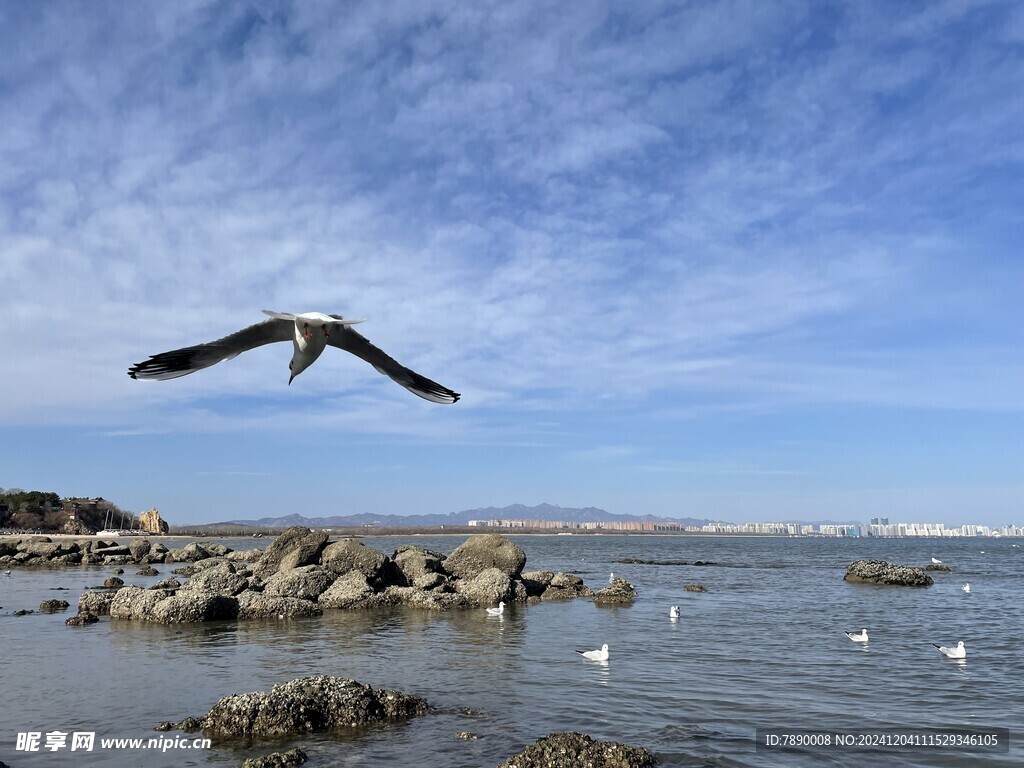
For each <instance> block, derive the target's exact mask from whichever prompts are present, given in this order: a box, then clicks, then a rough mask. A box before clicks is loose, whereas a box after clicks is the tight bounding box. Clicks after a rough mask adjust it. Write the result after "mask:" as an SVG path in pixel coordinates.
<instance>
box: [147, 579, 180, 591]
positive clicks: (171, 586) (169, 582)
mask: <svg viewBox="0 0 1024 768" xmlns="http://www.w3.org/2000/svg"><path fill="white" fill-rule="evenodd" d="M180 586H181V582H180V581H178V580H177V579H176V578H174V577H173V576H168V577H167V578H166V579H163V580H161V581H158V582H157V583H156V584H154V585H153V586H151V587H150V589H166V590H175V589H177V588H178V587H180Z"/></svg>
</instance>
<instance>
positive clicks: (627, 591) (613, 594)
mask: <svg viewBox="0 0 1024 768" xmlns="http://www.w3.org/2000/svg"><path fill="white" fill-rule="evenodd" d="M635 599H636V590H635V589H633V585H632V584H630V583H629V582H628V581H626V580H625V579H615V580H614V581H612V583H611V584H609V585H608V586H607V587H605V588H604V589H599V590H598V591H597V592H595V593H594V602H595V603H597V604H598V605H632V604H633V600H635Z"/></svg>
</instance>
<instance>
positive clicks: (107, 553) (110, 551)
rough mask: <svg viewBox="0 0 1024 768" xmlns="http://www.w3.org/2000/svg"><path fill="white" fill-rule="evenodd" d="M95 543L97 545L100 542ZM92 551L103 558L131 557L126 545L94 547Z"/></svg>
mask: <svg viewBox="0 0 1024 768" xmlns="http://www.w3.org/2000/svg"><path fill="white" fill-rule="evenodd" d="M96 543H97V544H99V543H100V542H96ZM92 551H93V552H94V553H95V554H98V555H103V556H104V557H121V556H124V557H131V554H132V551H131V549H130V548H129V547H128V545H127V544H108V545H107V546H105V547H98V546H94V547H93V550H92Z"/></svg>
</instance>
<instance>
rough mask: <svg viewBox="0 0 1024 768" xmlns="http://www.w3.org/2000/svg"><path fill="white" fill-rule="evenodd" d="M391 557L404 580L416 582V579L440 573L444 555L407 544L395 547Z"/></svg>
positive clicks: (411, 582)
mask: <svg viewBox="0 0 1024 768" xmlns="http://www.w3.org/2000/svg"><path fill="white" fill-rule="evenodd" d="M391 559H392V560H393V561H394V563H395V565H396V566H397V567H398V569H399V570H400V571H401V572H402V575H404V576H405V580H406V581H407V582H408V583H409V584H416V581H417V579H422V578H423V577H425V576H429V575H432V574H436V573H441V564H442V563H443V562H444V555H439V554H438V553H436V552H431V551H430V550H428V549H423V547H417V546H414V545H412V544H409V545H406V546H404V547H399V548H398V549H396V550H395V554H394V555H392V557H391Z"/></svg>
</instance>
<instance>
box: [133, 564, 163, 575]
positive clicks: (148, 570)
mask: <svg viewBox="0 0 1024 768" xmlns="http://www.w3.org/2000/svg"><path fill="white" fill-rule="evenodd" d="M135 575H136V576H159V575H160V571H158V570H157V569H156V568H154V567H153V566H152V565H144V566H142V567H141V568H139V570H137V571H136V572H135Z"/></svg>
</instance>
